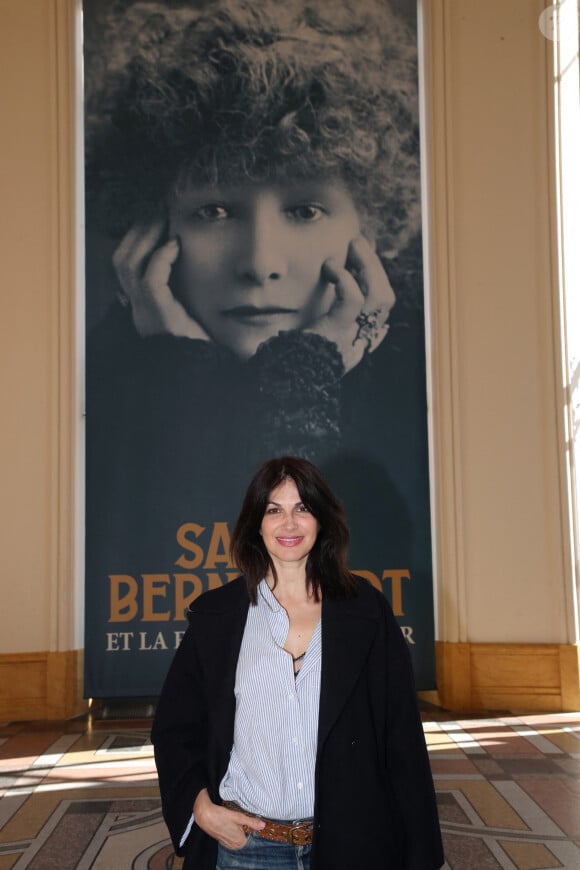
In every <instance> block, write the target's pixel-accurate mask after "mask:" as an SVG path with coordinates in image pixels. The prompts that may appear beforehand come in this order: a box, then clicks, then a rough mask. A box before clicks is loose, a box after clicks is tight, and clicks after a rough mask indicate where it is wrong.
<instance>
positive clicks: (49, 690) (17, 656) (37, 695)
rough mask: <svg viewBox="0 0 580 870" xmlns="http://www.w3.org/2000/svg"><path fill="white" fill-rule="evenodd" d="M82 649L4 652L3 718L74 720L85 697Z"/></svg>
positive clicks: (0, 676) (0, 672)
mask: <svg viewBox="0 0 580 870" xmlns="http://www.w3.org/2000/svg"><path fill="white" fill-rule="evenodd" d="M82 660H83V652H82V650H69V651H68V652H56V653H53V652H38V653H5V654H0V721H3V722H17V721H22V720H38V719H70V718H71V717H72V716H78V715H80V714H81V713H83V712H85V711H86V710H87V709H88V702H87V701H85V700H83V697H82Z"/></svg>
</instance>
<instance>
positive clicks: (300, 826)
mask: <svg viewBox="0 0 580 870" xmlns="http://www.w3.org/2000/svg"><path fill="white" fill-rule="evenodd" d="M305 834H306V828H305V825H304V822H298V823H297V824H294V825H292V826H291V828H290V830H289V831H288V842H289V843H291V844H292V845H293V846H300V845H303V844H301V843H300V842H297V840H298V841H299V840H300V839H301V838H303V837H304V835H305Z"/></svg>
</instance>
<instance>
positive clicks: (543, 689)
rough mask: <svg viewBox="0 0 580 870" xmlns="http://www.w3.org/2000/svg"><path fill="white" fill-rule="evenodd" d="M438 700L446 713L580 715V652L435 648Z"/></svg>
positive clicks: (542, 647)
mask: <svg viewBox="0 0 580 870" xmlns="http://www.w3.org/2000/svg"><path fill="white" fill-rule="evenodd" d="M435 648H436V658H437V685H438V691H437V693H434V694H435V695H436V697H428V698H427V696H426V695H424V696H423V697H424V698H425V700H434V701H436V703H439V704H440V705H441V706H442V707H445V708H446V709H448V710H474V711H475V710H509V711H510V712H511V711H513V712H516V711H518V710H520V711H521V710H526V711H527V712H556V711H575V710H578V709H580V646H577V645H576V644H557V643H553V644H552V643H546V644H541V643H540V644H534V643H529V644H528V643H514V644H502V643H448V642H446V641H438V642H437V643H436V644H435Z"/></svg>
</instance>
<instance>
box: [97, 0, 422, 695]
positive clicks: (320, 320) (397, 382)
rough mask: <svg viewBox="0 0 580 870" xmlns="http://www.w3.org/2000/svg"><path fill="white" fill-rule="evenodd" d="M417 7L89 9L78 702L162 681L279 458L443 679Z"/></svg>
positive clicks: (417, 661) (144, 0) (192, 2)
mask: <svg viewBox="0 0 580 870" xmlns="http://www.w3.org/2000/svg"><path fill="white" fill-rule="evenodd" d="M415 15H416V10H415V0H397V2H394V0H393V2H391V3H389V2H386V0H259V2H256V0H188V2H183V0H182V2H179V0H167V2H163V3H161V2H148V0H141V2H135V0H85V2H84V59H85V97H86V103H85V105H86V114H85V140H86V310H87V384H86V392H87V475H86V491H87V503H86V655H85V658H86V675H85V693H86V695H87V696H93V697H120V696H125V697H128V696H151V695H155V694H157V693H158V692H159V689H160V686H161V684H162V681H163V678H164V675H165V672H166V670H167V667H168V665H169V662H170V660H171V657H172V656H173V653H174V651H175V649H176V647H177V646H178V644H179V642H180V639H181V637H182V635H183V633H184V631H185V628H186V625H187V620H186V615H185V614H186V611H187V608H188V606H189V604H190V603H191V601H192V600H193V599H195V597H196V596H198V595H199V594H200V593H202V592H203V591H204V590H206V589H211V588H214V587H216V586H219V585H220V584H223V583H226V582H228V581H229V580H231V579H232V578H234V577H235V576H236V573H237V572H236V569H235V567H234V566H233V565H232V564H231V563H230V561H229V556H228V544H229V537H230V532H231V530H232V527H233V523H234V522H235V518H236V516H237V513H238V510H239V507H240V504H241V500H242V497H243V494H244V491H245V488H246V486H247V484H248V482H249V479H250V477H251V475H252V473H253V472H254V470H255V469H256V467H257V466H258V465H259V464H260V463H261V462H262V461H263V460H265V459H267V458H269V457H271V456H272V455H284V454H295V455H301V456H305V457H308V458H309V459H311V460H312V461H314V462H315V463H316V464H317V465H318V466H319V467H320V468H321V469H322V470H323V472H324V474H325V475H326V477H327V479H328V481H329V483H330V484H331V486H332V487H333V488H334V490H335V491H336V492H337V494H339V495H340V497H341V498H342V499H343V501H344V503H345V506H346V510H347V515H348V518H349V522H350V526H351V532H352V544H351V548H350V566H351V568H352V569H353V570H355V571H357V572H358V573H360V574H362V575H363V576H365V577H366V578H367V579H368V580H369V581H370V582H371V583H373V584H374V585H375V586H377V587H378V588H380V589H382V590H383V591H384V593H385V595H386V596H387V597H388V598H389V599H390V601H391V602H392V605H393V609H394V611H395V614H396V616H397V618H398V620H399V623H400V625H401V627H402V630H403V632H404V635H405V637H406V639H407V641H408V643H409V646H410V649H411V653H412V656H413V661H414V666H415V671H416V677H417V683H418V686H419V688H422V689H428V688H433V687H434V651H433V645H434V644H433V588H432V567H431V541H430V516H429V465H428V444H427V411H426V386H425V382H426V377H425V341H424V321H423V304H422V299H423V292H422V263H421V241H420V190H419V137H418V111H417V40H416V20H415ZM395 299H396V302H395ZM393 303H394V304H393Z"/></svg>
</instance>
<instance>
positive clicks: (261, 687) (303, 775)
mask: <svg viewBox="0 0 580 870" xmlns="http://www.w3.org/2000/svg"><path fill="white" fill-rule="evenodd" d="M288 629H289V620H288V615H287V613H286V611H285V610H284V608H283V607H282V606H281V605H280V604H279V603H278V601H277V600H276V598H275V596H274V595H273V593H272V591H271V590H270V588H269V587H268V584H267V583H266V581H265V580H262V582H261V583H260V585H259V586H258V603H257V605H256V606H255V607H252V606H251V605H250V608H249V611H248V618H247V622H246V626H245V629H244V636H243V640H242V645H241V649H240V656H239V659H238V666H237V670H236V683H235V694H236V718H235V727H234V745H233V748H232V752H231V756H230V763H229V765H228V769H227V772H226V775H225V776H224V778H223V780H222V782H221V784H220V795H221V797H222V799H223V800H230V801H235V802H236V803H237V804H239V805H240V806H242V807H243V808H244V809H246V810H249V811H250V812H252V813H256V814H257V815H260V816H265V817H267V818H271V819H287V820H290V819H303V818H308V817H310V816H312V815H314V767H315V761H316V745H317V737H318V710H319V705H320V662H321V632H320V622H319V623H318V625H317V626H316V629H315V630H314V634H313V635H312V639H311V641H310V643H309V645H308V649H307V651H306V656H305V658H304V660H303V662H302V667H301V668H300V670H299V672H298V674H297V676H296V677H295V676H294V667H293V662H292V656H290V655H289V653H287V652H285V651H284V649H283V647H284V642H285V640H286V636H287V634H288Z"/></svg>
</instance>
